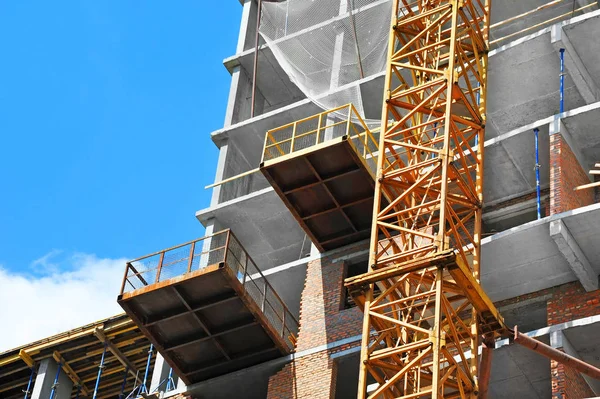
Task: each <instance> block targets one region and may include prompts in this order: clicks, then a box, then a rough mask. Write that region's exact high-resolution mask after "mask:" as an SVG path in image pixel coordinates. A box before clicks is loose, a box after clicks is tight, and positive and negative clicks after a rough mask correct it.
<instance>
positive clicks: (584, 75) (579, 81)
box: [551, 23, 600, 104]
mask: <svg viewBox="0 0 600 399" xmlns="http://www.w3.org/2000/svg"><path fill="white" fill-rule="evenodd" d="M551 41H552V46H553V47H554V48H555V49H556V50H557V51H558V50H560V49H561V48H564V49H565V69H566V70H567V71H568V72H569V75H570V76H571V78H572V79H573V82H574V83H575V86H576V87H577V90H579V93H580V94H581V97H583V99H584V100H585V102H586V103H587V104H590V103H593V102H595V101H598V99H599V98H600V91H599V90H598V86H596V83H595V82H594V79H593V78H592V75H590V73H589V72H588V70H587V68H586V67H585V65H584V64H583V61H582V60H581V57H579V54H577V51H576V50H575V47H573V45H572V44H571V41H570V40H569V36H568V35H567V33H566V32H565V31H564V30H563V24H562V23H559V24H555V25H552V30H551Z"/></svg>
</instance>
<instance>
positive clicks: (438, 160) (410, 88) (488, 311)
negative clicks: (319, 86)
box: [346, 0, 504, 398]
mask: <svg viewBox="0 0 600 399" xmlns="http://www.w3.org/2000/svg"><path fill="white" fill-rule="evenodd" d="M489 26H490V0H417V1H408V0H394V1H393V15H392V21H391V32H390V40H389V50H388V64H387V74H386V80H385V93H384V104H383V111H382V120H381V133H380V141H379V158H378V168H377V171H378V173H377V181H376V187H375V203H374V211H373V212H374V213H373V225H372V231H371V245H370V266H369V272H368V273H366V274H364V275H361V276H357V277H355V278H352V279H349V280H347V282H346V285H347V286H348V288H349V290H350V292H351V293H352V295H353V297H354V298H355V300H356V302H357V303H358V304H359V306H360V307H361V308H362V309H363V311H364V323H363V340H362V348H361V369H360V376H359V394H358V397H359V398H365V397H370V398H371V397H372V398H474V397H477V395H478V393H479V386H478V380H477V376H478V371H479V370H478V368H479V354H478V347H479V344H480V339H481V338H480V337H482V336H486V335H487V336H493V334H494V333H495V332H497V331H501V330H504V326H503V322H502V319H501V317H500V316H499V314H498V312H497V310H496V309H495V308H494V306H493V304H492V302H491V301H490V300H489V299H488V297H487V296H486V294H485V293H484V292H483V290H482V289H481V287H480V285H479V271H480V258H481V253H480V248H481V215H482V203H483V196H482V193H483V162H484V145H483V143H484V130H485V112H486V88H487V59H488V57H487V54H488V36H489ZM487 372H488V373H489V370H487ZM368 374H370V375H371V376H372V378H373V379H374V380H375V381H376V382H377V383H378V384H377V388H376V389H375V390H374V391H373V392H371V393H370V395H367V376H368Z"/></svg>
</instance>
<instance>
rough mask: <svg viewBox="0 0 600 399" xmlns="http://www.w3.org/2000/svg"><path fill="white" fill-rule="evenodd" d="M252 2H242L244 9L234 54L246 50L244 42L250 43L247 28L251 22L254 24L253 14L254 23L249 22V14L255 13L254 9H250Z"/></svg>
mask: <svg viewBox="0 0 600 399" xmlns="http://www.w3.org/2000/svg"><path fill="white" fill-rule="evenodd" d="M252 3H253V1H252V0H245V1H244V9H243V10H242V21H241V22H240V33H239V36H238V42H237V47H236V49H235V52H236V54H240V53H241V52H243V51H244V50H245V49H246V41H250V40H249V39H250V38H248V33H249V29H248V26H249V24H250V23H251V22H254V24H256V14H254V21H251V19H252V18H251V17H250V16H251V13H252V11H254V12H255V13H256V9H254V10H253V8H252Z"/></svg>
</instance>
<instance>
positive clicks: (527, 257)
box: [481, 204, 600, 301]
mask: <svg viewBox="0 0 600 399" xmlns="http://www.w3.org/2000/svg"><path fill="white" fill-rule="evenodd" d="M556 219H562V221H563V222H564V223H565V225H566V226H567V228H568V229H569V231H570V232H571V234H572V235H573V238H574V239H575V241H576V242H577V244H578V245H579V247H580V248H581V250H582V251H583V253H584V254H585V255H586V257H587V258H588V260H589V262H590V264H591V265H592V266H593V267H594V268H595V271H596V273H598V274H600V248H599V247H598V245H597V244H595V243H594V239H595V237H594V234H593V231H594V229H597V226H598V225H600V204H596V205H591V206H589V207H586V208H580V209H578V210H576V211H575V212H573V211H572V212H567V213H565V214H560V215H555V216H553V217H547V218H544V219H541V220H536V221H533V222H530V223H527V224H524V225H521V226H518V227H515V228H512V229H510V230H507V231H504V232H502V233H498V234H496V235H494V236H492V237H488V238H485V239H484V240H483V242H482V252H481V253H482V262H481V264H482V273H481V274H482V276H481V280H482V285H483V288H484V289H485V290H486V292H487V294H488V295H489V296H490V298H491V299H492V300H493V301H500V300H503V299H507V298H513V297H515V296H519V295H523V294H526V293H529V292H536V291H540V290H543V289H545V288H550V287H554V286H557V285H561V284H565V283H568V282H570V281H575V280H576V277H575V274H573V272H572V271H571V268H570V266H569V264H568V263H567V261H566V260H565V258H564V257H563V255H562V254H561V253H560V252H559V250H558V247H557V246H556V244H555V242H554V241H553V240H552V238H551V237H550V221H552V220H556ZM595 241H596V242H597V239H596V240H595Z"/></svg>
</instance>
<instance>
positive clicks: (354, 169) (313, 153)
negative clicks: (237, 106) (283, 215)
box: [260, 104, 378, 252]
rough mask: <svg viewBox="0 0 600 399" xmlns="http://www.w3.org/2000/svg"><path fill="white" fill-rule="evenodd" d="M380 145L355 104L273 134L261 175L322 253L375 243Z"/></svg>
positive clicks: (268, 140) (267, 142) (268, 136)
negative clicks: (364, 242)
mask: <svg viewBox="0 0 600 399" xmlns="http://www.w3.org/2000/svg"><path fill="white" fill-rule="evenodd" d="M377 140H378V139H377V137H376V135H374V134H373V133H372V132H371V131H370V130H369V127H368V126H367V124H366V123H365V121H364V120H363V119H362V118H361V117H360V115H359V114H358V113H357V112H356V109H355V108H354V106H353V105H351V104H348V105H344V106H342V107H338V108H335V109H332V110H329V111H326V112H323V113H320V114H317V115H314V116H311V117H308V118H305V119H302V120H299V121H296V122H293V123H290V124H287V125H284V126H281V127H278V128H276V129H272V130H269V131H268V132H267V134H266V137H265V144H264V148H263V157H262V162H261V166H260V170H261V172H262V173H263V175H264V176H265V177H266V178H267V180H268V181H269V182H270V183H271V186H272V187H273V188H274V189H275V192H277V194H278V195H279V197H280V198H281V199H282V201H283V202H284V203H285V205H286V207H287V208H288V209H289V210H290V212H291V213H292V215H293V216H294V218H295V219H296V220H297V221H298V223H299V224H300V226H301V227H302V229H303V230H304V231H305V233H306V234H307V235H308V237H310V239H311V241H312V242H313V243H314V244H315V246H316V247H317V248H318V249H319V251H321V252H324V251H327V250H331V249H335V248H339V247H342V246H344V245H348V244H351V243H353V242H357V241H360V240H363V239H366V238H368V237H369V235H370V232H371V220H372V209H373V193H374V188H375V183H374V172H373V171H374V170H375V166H376V165H375V164H376V156H377V154H376V153H377Z"/></svg>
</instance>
